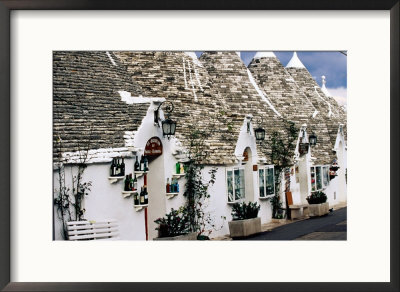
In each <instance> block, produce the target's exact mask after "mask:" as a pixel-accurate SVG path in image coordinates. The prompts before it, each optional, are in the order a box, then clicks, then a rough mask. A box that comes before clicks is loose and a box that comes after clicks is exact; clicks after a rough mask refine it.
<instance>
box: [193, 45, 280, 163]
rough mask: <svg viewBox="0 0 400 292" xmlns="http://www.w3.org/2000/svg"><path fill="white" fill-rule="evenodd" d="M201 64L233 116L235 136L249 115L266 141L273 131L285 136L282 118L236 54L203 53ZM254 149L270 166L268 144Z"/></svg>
mask: <svg viewBox="0 0 400 292" xmlns="http://www.w3.org/2000/svg"><path fill="white" fill-rule="evenodd" d="M200 61H201V62H202V64H204V66H205V68H206V69H207V71H208V73H209V74H210V76H211V78H212V81H213V85H214V88H215V89H216V90H217V91H218V92H219V94H220V97H221V98H222V99H223V100H224V102H225V104H226V106H227V107H228V108H229V111H230V113H231V114H232V122H233V124H234V127H235V132H237V131H239V128H240V126H241V125H242V123H243V120H244V118H245V116H246V115H248V114H251V115H252V116H253V121H254V123H253V125H257V126H258V125H261V126H262V128H264V129H265V130H266V140H268V139H269V137H270V135H271V133H272V132H273V131H277V132H280V133H281V134H282V136H284V137H285V136H286V133H285V132H284V130H283V129H284V124H283V119H282V116H281V114H280V113H279V111H277V110H276V109H275V108H274V107H273V105H272V104H271V101H270V100H269V97H268V96H267V95H266V94H265V92H263V91H262V89H260V88H259V87H258V85H257V84H256V82H255V80H254V78H253V76H252V75H251V72H250V71H249V70H248V69H247V68H246V66H245V65H244V63H243V62H242V60H241V59H240V57H239V56H238V55H237V54H236V53H235V52H204V53H203V54H202V55H201V57H200ZM261 121H262V122H261ZM257 149H258V151H259V153H258V154H259V156H261V157H265V158H266V159H267V161H268V162H269V163H271V161H269V154H270V151H271V150H270V149H269V147H268V144H267V143H263V144H262V145H260V144H258V147H257Z"/></svg>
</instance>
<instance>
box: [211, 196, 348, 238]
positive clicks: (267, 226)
mask: <svg viewBox="0 0 400 292" xmlns="http://www.w3.org/2000/svg"><path fill="white" fill-rule="evenodd" d="M344 207H347V203H339V204H337V205H335V206H333V210H334V211H335V210H339V209H342V208H344ZM307 219H309V217H308V216H307V217H303V218H298V219H293V220H288V219H271V222H268V223H264V224H262V225H261V232H265V231H271V230H273V229H275V228H277V227H280V226H283V225H287V224H291V223H294V222H299V221H303V220H307ZM211 240H232V238H231V237H230V236H229V234H225V235H223V236H219V237H215V238H212V239H211Z"/></svg>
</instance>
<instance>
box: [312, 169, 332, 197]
mask: <svg viewBox="0 0 400 292" xmlns="http://www.w3.org/2000/svg"><path fill="white" fill-rule="evenodd" d="M317 167H319V168H320V176H321V188H318V185H317ZM324 169H327V171H328V182H327V183H325V180H324ZM312 173H314V179H315V182H314V185H315V189H314V190H313V182H312V179H313V176H312ZM310 182H311V192H318V191H322V190H325V189H326V188H327V187H328V186H329V183H330V179H329V165H313V166H311V167H310Z"/></svg>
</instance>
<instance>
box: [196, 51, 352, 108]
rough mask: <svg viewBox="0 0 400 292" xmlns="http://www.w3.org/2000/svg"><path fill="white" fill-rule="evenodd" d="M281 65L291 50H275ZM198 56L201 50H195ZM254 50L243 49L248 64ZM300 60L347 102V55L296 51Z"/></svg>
mask: <svg viewBox="0 0 400 292" xmlns="http://www.w3.org/2000/svg"><path fill="white" fill-rule="evenodd" d="M274 53H275V55H276V56H277V58H278V59H279V60H280V61H281V63H282V64H283V66H286V64H287V63H288V62H289V60H290V58H291V57H292V55H293V51H280V52H279V51H275V52H274ZM196 54H197V55H198V56H199V55H200V54H201V52H196ZM255 54H256V52H255V51H243V52H241V57H242V60H243V62H244V63H245V64H246V65H248V64H249V63H250V61H251V60H252V59H253V57H254V55H255ZM297 55H298V57H299V59H300V60H301V62H302V63H303V64H304V66H306V68H307V70H308V71H309V72H310V74H311V76H313V78H314V79H315V80H316V81H317V83H318V84H319V85H320V86H321V85H322V84H321V82H322V81H321V76H322V75H325V77H326V81H327V83H326V87H327V88H328V90H329V92H330V93H331V94H332V95H333V96H334V97H335V98H336V100H338V102H339V103H341V104H346V103H347V57H346V56H345V55H343V54H342V53H340V52H334V51H332V52H330V51H320V52H317V51H297Z"/></svg>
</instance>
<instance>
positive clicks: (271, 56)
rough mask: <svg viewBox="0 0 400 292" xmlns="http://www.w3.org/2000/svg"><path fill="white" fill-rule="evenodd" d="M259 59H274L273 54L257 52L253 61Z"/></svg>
mask: <svg viewBox="0 0 400 292" xmlns="http://www.w3.org/2000/svg"><path fill="white" fill-rule="evenodd" d="M260 58H276V56H275V54H274V52H257V53H256V54H255V55H254V57H253V59H260Z"/></svg>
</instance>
